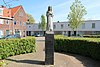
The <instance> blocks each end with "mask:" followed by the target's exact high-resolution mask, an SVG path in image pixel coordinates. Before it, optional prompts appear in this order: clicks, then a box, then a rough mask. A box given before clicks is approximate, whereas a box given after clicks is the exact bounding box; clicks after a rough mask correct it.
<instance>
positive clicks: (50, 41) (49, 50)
mask: <svg viewBox="0 0 100 67" xmlns="http://www.w3.org/2000/svg"><path fill="white" fill-rule="evenodd" d="M46 16H47V28H46V36H45V65H54V32H53V22H52V19H53V12H52V7H51V6H49V7H48V10H47V13H46Z"/></svg>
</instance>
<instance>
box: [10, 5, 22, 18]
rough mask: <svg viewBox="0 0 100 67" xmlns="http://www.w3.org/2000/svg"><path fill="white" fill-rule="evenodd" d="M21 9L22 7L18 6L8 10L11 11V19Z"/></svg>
mask: <svg viewBox="0 0 100 67" xmlns="http://www.w3.org/2000/svg"><path fill="white" fill-rule="evenodd" d="M21 7H22V6H21V5H19V6H16V7H13V8H10V9H11V17H13V16H14V15H15V14H16V12H17V11H18V10H19V9H20V8H21Z"/></svg>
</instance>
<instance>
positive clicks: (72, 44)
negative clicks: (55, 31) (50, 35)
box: [55, 36, 100, 60]
mask: <svg viewBox="0 0 100 67" xmlns="http://www.w3.org/2000/svg"><path fill="white" fill-rule="evenodd" d="M55 51H58V52H65V53H67V52H68V53H75V54H80V55H83V56H88V57H91V58H93V59H96V60H100V39H99V38H98V39H96V38H72V37H64V36H55Z"/></svg>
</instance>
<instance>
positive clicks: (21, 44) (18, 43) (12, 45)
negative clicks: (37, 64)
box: [0, 37, 35, 59]
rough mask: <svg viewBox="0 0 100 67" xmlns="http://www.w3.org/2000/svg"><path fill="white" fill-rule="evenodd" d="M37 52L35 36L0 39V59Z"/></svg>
mask: <svg viewBox="0 0 100 67" xmlns="http://www.w3.org/2000/svg"><path fill="white" fill-rule="evenodd" d="M30 52H35V38H33V37H30V38H23V39H7V40H0V59H5V58H7V57H9V56H14V55H18V54H25V53H30Z"/></svg>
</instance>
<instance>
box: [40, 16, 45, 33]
mask: <svg viewBox="0 0 100 67" xmlns="http://www.w3.org/2000/svg"><path fill="white" fill-rule="evenodd" d="M39 25H40V28H41V29H42V31H43V32H44V34H45V30H46V19H45V16H44V15H41V22H40V24H39Z"/></svg>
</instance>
